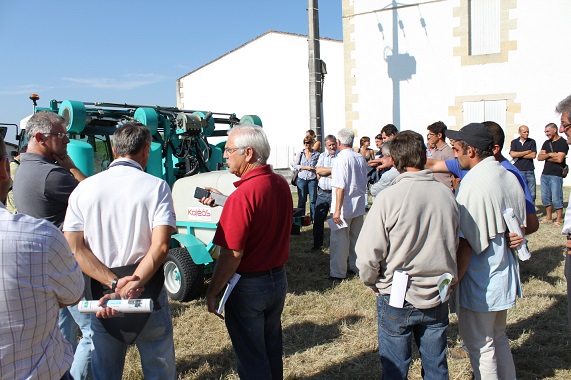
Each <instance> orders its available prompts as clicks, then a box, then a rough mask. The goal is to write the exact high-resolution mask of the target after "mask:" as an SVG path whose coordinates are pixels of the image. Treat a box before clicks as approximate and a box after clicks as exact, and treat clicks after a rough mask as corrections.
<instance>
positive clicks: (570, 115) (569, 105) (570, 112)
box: [555, 95, 571, 144]
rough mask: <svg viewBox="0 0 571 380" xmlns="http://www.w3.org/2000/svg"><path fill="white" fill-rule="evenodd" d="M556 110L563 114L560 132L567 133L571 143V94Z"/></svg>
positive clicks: (568, 141) (568, 140)
mask: <svg viewBox="0 0 571 380" xmlns="http://www.w3.org/2000/svg"><path fill="white" fill-rule="evenodd" d="M555 112H557V113H560V114H561V125H560V126H559V132H561V133H565V135H567V143H568V144H571V95H569V96H568V97H566V98H565V99H563V100H562V101H560V102H559V104H557V107H555Z"/></svg>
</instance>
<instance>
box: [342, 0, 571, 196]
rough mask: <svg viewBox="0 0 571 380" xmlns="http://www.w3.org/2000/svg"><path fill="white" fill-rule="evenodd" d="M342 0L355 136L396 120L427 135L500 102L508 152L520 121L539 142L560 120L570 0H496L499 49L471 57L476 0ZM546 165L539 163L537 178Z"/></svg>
mask: <svg viewBox="0 0 571 380" xmlns="http://www.w3.org/2000/svg"><path fill="white" fill-rule="evenodd" d="M342 1H343V30H344V33H343V36H344V46H345V51H344V62H345V75H346V78H345V85H346V101H347V102H348V104H346V106H345V108H346V125H348V126H351V127H352V128H354V129H355V130H356V131H357V134H360V135H370V136H371V135H372V136H374V135H375V134H376V133H378V131H379V130H380V128H382V126H383V125H385V124H387V123H394V124H395V125H397V127H399V129H401V130H405V129H412V130H415V131H417V132H419V133H421V134H422V135H425V134H426V126H428V125H429V124H431V123H432V122H434V121H437V120H442V121H443V122H445V123H446V124H447V125H448V126H449V128H452V129H459V128H461V127H462V125H464V123H465V122H466V121H467V120H468V119H469V114H470V113H469V112H468V111H467V103H466V102H492V103H493V102H494V101H500V104H501V107H504V108H505V112H503V114H502V115H499V116H495V117H494V118H495V119H496V120H495V121H498V122H499V123H500V124H502V127H503V128H504V131H505V133H506V146H505V149H504V153H505V154H506V155H507V153H508V150H509V142H510V141H511V140H512V139H513V138H515V136H516V133H517V128H518V127H519V126H520V125H522V124H526V125H528V126H529V127H530V137H531V138H534V139H535V140H536V141H537V144H538V148H540V147H541V145H542V143H543V142H544V140H545V135H544V133H543V130H544V126H545V125H546V124H547V123H549V122H556V123H557V124H559V115H556V114H555V112H554V108H555V105H556V104H557V103H558V102H559V101H560V100H561V99H563V98H564V97H566V96H567V95H569V94H570V93H571V75H566V74H567V73H568V72H569V69H568V67H569V62H570V61H571V50H570V49H568V48H567V47H568V46H570V45H571V33H569V32H568V31H567V30H566V29H565V25H567V23H568V21H567V20H568V18H569V15H570V14H571V2H570V1H568V0H548V1H544V2H537V1H530V0H499V20H500V21H499V22H500V24H499V25H500V51H499V52H498V53H495V54H485V55H478V56H475V55H474V56H471V55H470V45H469V41H470V38H469V37H470V36H469V33H470V27H469V25H470V23H469V13H468V12H469V6H470V2H469V0H444V1H430V0H425V1H422V0H421V1H418V2H412V1H411V2H404V3H405V4H403V2H402V1H401V2H399V3H400V4H399V6H397V7H395V6H394V3H396V2H393V1H392V0H391V1H389V0H374V1H373V0H370V1H355V0H342ZM473 1H477V0H473ZM413 3H414V4H417V5H415V6H405V5H406V4H413ZM395 32H396V33H395ZM492 114H493V115H496V114H497V110H496V113H492ZM480 121H483V120H480ZM568 161H571V158H570V159H568ZM542 168H543V163H541V162H537V161H536V174H537V179H538V180H539V175H540V173H541V170H542ZM566 184H568V185H571V178H567V179H566Z"/></svg>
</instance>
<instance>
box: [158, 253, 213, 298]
mask: <svg viewBox="0 0 571 380" xmlns="http://www.w3.org/2000/svg"><path fill="white" fill-rule="evenodd" d="M164 271H165V288H166V289H167V293H168V295H169V297H170V299H172V300H173V301H180V302H186V301H190V300H193V299H196V298H198V297H200V295H201V294H202V289H203V288H204V265H197V264H195V263H194V261H193V260H192V257H190V254H189V253H188V250H187V249H186V248H172V249H171V250H170V251H169V253H168V255H167V259H166V260H165V264H164Z"/></svg>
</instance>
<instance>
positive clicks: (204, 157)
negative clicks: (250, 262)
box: [16, 94, 262, 301]
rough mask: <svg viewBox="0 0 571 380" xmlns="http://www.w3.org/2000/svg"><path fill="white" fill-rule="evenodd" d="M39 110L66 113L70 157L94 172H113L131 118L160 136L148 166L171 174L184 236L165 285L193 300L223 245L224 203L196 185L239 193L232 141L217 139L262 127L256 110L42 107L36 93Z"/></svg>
mask: <svg viewBox="0 0 571 380" xmlns="http://www.w3.org/2000/svg"><path fill="white" fill-rule="evenodd" d="M30 99H31V100H32V101H33V104H34V113H36V112H40V111H49V112H54V113H57V114H59V115H61V116H63V117H64V119H65V121H66V124H67V125H66V129H67V133H68V137H69V139H70V142H69V144H68V146H67V149H68V154H69V156H70V157H71V158H72V159H73V161H74V163H75V164H76V166H77V167H78V168H79V169H80V170H81V171H82V172H83V173H84V174H85V175H87V176H90V175H93V174H96V173H98V172H100V171H102V170H105V169H106V168H107V167H108V166H109V164H110V163H111V161H113V153H112V150H111V143H112V136H113V133H114V132H115V130H116V129H117V128H118V127H119V126H121V125H122V124H123V123H125V122H130V121H137V122H140V123H142V124H144V125H145V126H147V127H148V128H149V129H150V131H151V134H152V136H153V142H152V143H151V148H150V149H151V151H150V155H149V162H148V164H147V167H146V169H145V171H146V172H147V173H149V174H152V175H154V176H156V177H159V178H162V179H164V180H165V181H166V182H167V183H168V184H169V186H170V187H171V189H172V194H173V200H174V206H175V212H176V214H177V223H176V224H177V233H176V234H174V235H173V236H172V239H171V249H170V251H169V254H168V256H167V259H166V261H165V263H164V271H165V287H166V289H167V291H168V294H169V296H170V298H171V299H172V300H175V301H189V300H192V299H195V298H197V297H199V296H200V294H201V293H202V289H203V286H204V276H205V275H208V274H210V273H211V272H212V270H213V267H214V260H215V259H216V258H217V255H218V247H216V246H215V245H213V244H212V238H213V236H214V231H215V229H216V223H217V222H218V220H219V217H220V213H221V207H215V208H210V207H206V206H204V205H202V204H200V203H199V202H198V200H196V199H194V198H193V196H192V195H193V192H194V189H195V188H196V186H200V187H205V186H211V187H215V188H218V189H219V190H221V191H222V192H224V193H225V194H230V193H231V192H232V191H233V190H234V186H233V185H232V183H233V182H234V181H236V180H237V177H236V176H234V175H232V174H230V173H229V172H228V171H227V170H224V169H225V160H224V158H223V157H222V156H223V149H224V141H222V142H220V143H218V144H217V145H213V144H211V143H209V141H208V139H209V138H210V137H217V136H220V137H222V136H226V135H227V132H228V130H229V129H231V128H232V127H233V126H234V125H236V124H255V125H259V126H262V122H261V120H260V118H259V117H258V116H256V115H245V116H243V117H241V118H238V117H236V115H235V114H234V113H218V112H211V111H204V110H186V109H179V108H176V107H161V106H145V105H135V104H118V103H105V102H94V103H89V102H81V101H76V100H63V101H59V100H51V101H50V104H49V107H39V106H38V105H37V101H38V100H39V96H38V95H36V94H32V95H30ZM26 121H27V120H26V119H24V120H22V122H21V123H20V126H21V128H20V129H21V130H20V132H19V133H18V135H17V136H16V138H17V140H18V145H19V146H18V148H21V147H22V146H23V145H24V144H26V143H27V136H26V133H25V129H24V128H25V122H26Z"/></svg>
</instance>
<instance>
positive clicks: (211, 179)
mask: <svg viewBox="0 0 571 380" xmlns="http://www.w3.org/2000/svg"><path fill="white" fill-rule="evenodd" d="M238 180H239V178H238V177H236V176H235V175H234V174H230V172H229V171H227V170H218V171H213V172H209V173H200V174H196V175H193V176H191V177H187V178H181V179H179V180H177V181H176V182H175V183H174V186H173V189H172V196H173V202H174V210H175V212H176V219H177V222H199V223H207V224H216V223H218V221H219V220H220V215H221V214H222V207H221V206H217V207H210V206H206V205H203V204H202V203H200V202H199V201H198V199H196V198H194V191H195V189H196V187H202V188H205V187H212V188H215V189H218V190H219V191H220V192H221V193H222V194H224V195H230V194H231V193H232V192H233V191H234V190H236V188H235V187H234V182H236V181H238ZM215 231H216V229H214V228H212V229H211V228H194V235H195V236H196V238H197V239H198V240H200V241H201V242H202V243H204V245H208V244H209V243H210V242H211V241H212V238H213V237H214V232H215ZM178 233H181V234H186V233H187V229H186V227H185V226H179V227H178Z"/></svg>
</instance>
